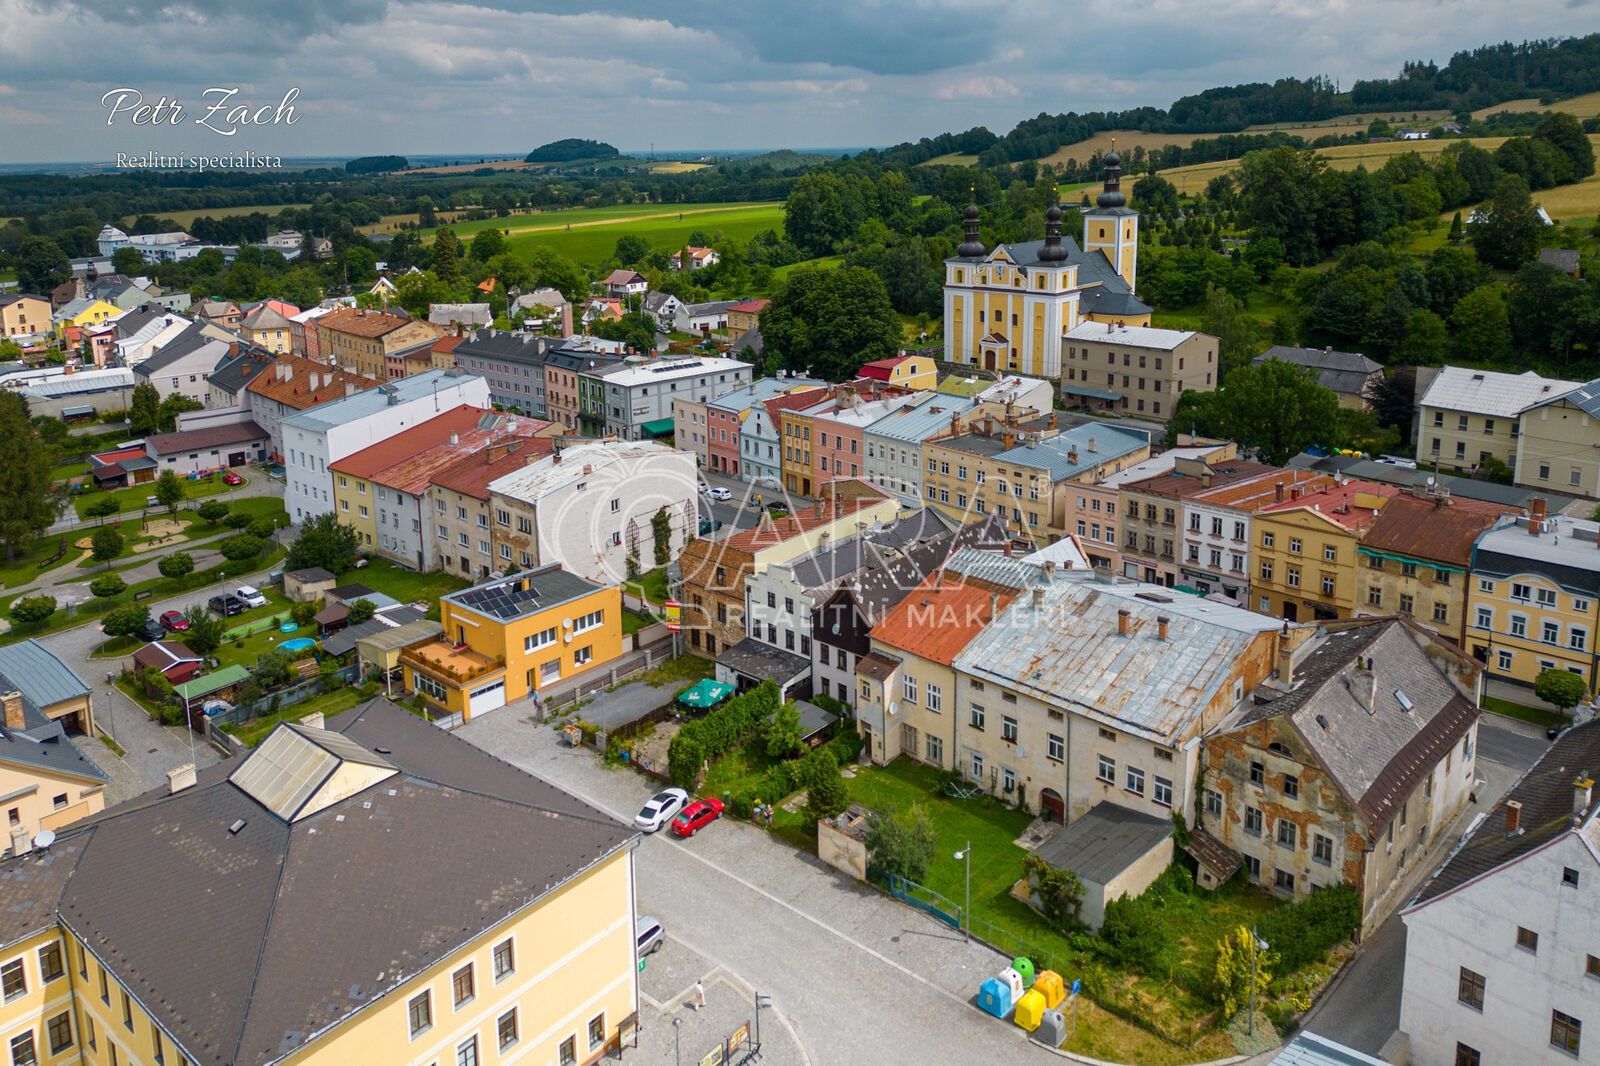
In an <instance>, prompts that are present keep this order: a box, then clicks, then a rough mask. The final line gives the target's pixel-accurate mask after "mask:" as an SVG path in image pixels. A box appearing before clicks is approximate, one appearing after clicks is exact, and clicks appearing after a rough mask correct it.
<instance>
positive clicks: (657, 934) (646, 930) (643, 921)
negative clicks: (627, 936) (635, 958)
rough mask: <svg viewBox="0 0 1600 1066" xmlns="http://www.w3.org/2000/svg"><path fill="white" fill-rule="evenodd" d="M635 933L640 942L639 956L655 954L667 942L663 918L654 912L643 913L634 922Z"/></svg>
mask: <svg viewBox="0 0 1600 1066" xmlns="http://www.w3.org/2000/svg"><path fill="white" fill-rule="evenodd" d="M633 935H634V937H635V938H636V939H637V940H638V942H639V957H640V958H641V959H642V958H644V957H645V956H646V955H654V954H655V953H656V952H658V951H660V950H661V945H662V944H665V943H666V942H667V931H666V930H665V929H663V928H661V919H659V918H657V917H656V916H655V915H653V914H641V915H639V920H638V921H637V922H634V923H633Z"/></svg>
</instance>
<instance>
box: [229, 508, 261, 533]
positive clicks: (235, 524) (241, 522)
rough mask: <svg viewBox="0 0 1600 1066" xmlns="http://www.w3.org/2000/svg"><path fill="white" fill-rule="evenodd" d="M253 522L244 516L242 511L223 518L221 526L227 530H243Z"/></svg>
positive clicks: (247, 516)
mask: <svg viewBox="0 0 1600 1066" xmlns="http://www.w3.org/2000/svg"><path fill="white" fill-rule="evenodd" d="M254 521H255V519H254V518H252V517H250V516H249V515H247V514H245V513H244V512H243V511H235V512H234V513H233V514H231V515H229V516H228V517H226V518H224V519H223V520H222V524H223V525H225V526H227V527H228V528H229V529H244V528H245V527H246V526H248V525H249V524H250V523H251V522H254Z"/></svg>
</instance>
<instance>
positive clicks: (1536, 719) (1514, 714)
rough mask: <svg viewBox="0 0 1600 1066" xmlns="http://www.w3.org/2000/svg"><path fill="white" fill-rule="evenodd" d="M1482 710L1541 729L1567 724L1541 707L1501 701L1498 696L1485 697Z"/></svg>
mask: <svg viewBox="0 0 1600 1066" xmlns="http://www.w3.org/2000/svg"><path fill="white" fill-rule="evenodd" d="M1481 706H1482V707H1483V709H1484V710H1486V711H1493V712H1494V713H1495V714H1503V715H1505V716H1506V717H1507V718H1517V719H1521V720H1522V721H1524V722H1532V723H1533V724H1534V725H1536V726H1539V727H1540V728H1542V729H1552V728H1557V727H1560V726H1564V725H1566V724H1567V722H1568V720H1567V719H1566V718H1564V717H1563V716H1561V715H1559V714H1556V713H1555V712H1554V711H1547V710H1545V709H1544V708H1542V707H1529V706H1527V705H1526V704H1522V703H1513V702H1511V701H1510V700H1503V699H1501V698H1500V697H1499V696H1485V697H1483V702H1482V704H1481Z"/></svg>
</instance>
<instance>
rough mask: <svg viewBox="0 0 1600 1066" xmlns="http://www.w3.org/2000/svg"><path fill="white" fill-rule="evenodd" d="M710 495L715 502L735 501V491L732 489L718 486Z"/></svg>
mask: <svg viewBox="0 0 1600 1066" xmlns="http://www.w3.org/2000/svg"><path fill="white" fill-rule="evenodd" d="M708 495H710V497H711V498H712V499H713V500H731V499H733V491H732V490H731V489H725V488H723V487H722V486H721V485H718V486H717V487H716V488H714V489H712V490H711V492H710V493H709V494H708Z"/></svg>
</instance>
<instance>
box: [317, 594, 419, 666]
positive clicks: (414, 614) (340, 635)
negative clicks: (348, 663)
mask: <svg viewBox="0 0 1600 1066" xmlns="http://www.w3.org/2000/svg"><path fill="white" fill-rule="evenodd" d="M427 617H428V613H427V612H426V611H419V610H417V609H416V608H415V607H412V606H410V605H409V604H407V605H405V606H401V607H395V608H393V609H392V610H388V611H384V612H383V613H382V614H381V615H376V614H375V615H373V616H372V617H371V618H369V619H367V620H366V621H365V622H357V623H356V624H355V625H353V626H345V627H344V628H343V629H341V630H339V632H337V633H334V634H333V635H332V636H329V637H327V638H326V639H324V640H323V642H322V650H323V651H324V652H326V653H327V654H329V655H343V654H345V653H346V652H351V651H355V648H356V644H357V643H358V642H359V641H360V640H361V639H362V638H363V637H370V636H373V635H375V634H378V633H387V632H389V631H390V630H392V629H396V628H398V627H399V626H402V625H405V624H406V623H408V622H419V621H422V620H424V619H426V618H427Z"/></svg>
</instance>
